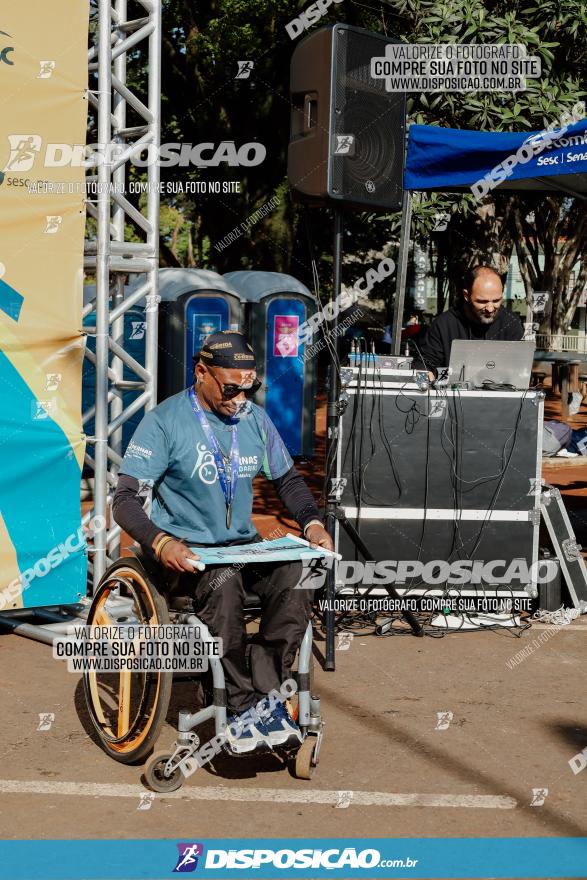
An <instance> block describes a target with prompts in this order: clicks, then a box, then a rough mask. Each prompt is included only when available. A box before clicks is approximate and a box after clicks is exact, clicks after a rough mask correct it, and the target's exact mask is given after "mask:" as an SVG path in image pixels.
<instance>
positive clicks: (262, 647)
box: [112, 331, 333, 752]
mask: <svg viewBox="0 0 587 880" xmlns="http://www.w3.org/2000/svg"><path fill="white" fill-rule="evenodd" d="M260 385H261V383H260V381H259V380H258V379H257V375H256V362H255V355H254V352H253V349H252V348H251V346H250V345H249V344H248V342H247V341H246V339H245V337H244V336H243V335H242V334H241V333H237V332H233V331H223V332H220V333H213V334H212V335H210V336H208V337H207V339H206V341H205V344H204V346H203V347H202V350H201V352H200V357H199V360H198V361H197V363H195V365H194V384H193V386H192V387H191V388H189V389H186V390H185V391H181V392H180V393H179V394H175V395H174V396H172V397H170V398H168V399H167V400H165V401H164V402H163V403H161V404H159V406H157V407H156V408H155V409H153V410H151V411H150V412H148V413H147V414H146V415H145V417H144V419H143V420H142V422H141V423H140V425H139V427H138V428H137V430H136V431H135V434H134V436H133V438H132V440H131V442H130V443H129V445H128V448H127V451H126V454H125V456H124V460H123V462H122V466H121V469H120V475H119V481H118V487H117V490H116V494H115V496H114V500H113V505H112V510H113V516H114V519H115V520H116V522H117V523H118V524H119V525H120V526H121V527H122V528H123V529H124V530H125V531H126V532H127V533H128V534H129V535H130V536H131V537H132V538H134V540H135V541H137V542H138V543H139V544H140V545H141V548H142V552H143V555H144V557H145V561H147V562H149V561H150V563H151V564H152V565H154V566H157V567H158V569H159V574H158V577H159V578H160V579H163V580H164V582H165V585H166V592H167V599H168V604H169V606H170V608H172V609H174V610H177V611H187V612H191V613H195V614H197V615H198V616H199V617H200V618H201V620H203V622H204V623H205V624H206V625H207V626H208V628H209V629H210V631H211V633H212V634H213V635H215V636H217V637H220V638H221V639H222V645H223V657H222V665H223V668H224V674H225V678H226V692H227V699H228V710H229V712H230V713H231V716H230V717H229V718H228V722H229V728H228V733H227V739H228V741H229V742H228V744H229V746H230V748H231V749H232V750H233V751H235V752H249V751H253V750H254V749H256V748H259V747H266V746H267V745H269V746H270V747H271V748H274V747H276V746H286V745H287V746H289V745H292V744H295V743H296V742H301V739H302V737H301V733H300V730H299V728H298V726H297V724H296V723H295V721H294V720H293V719H292V718H291V716H290V715H289V713H288V712H287V709H286V707H285V706H284V705H283V704H282V703H278V704H277V706H275V707H273V708H272V709H271V711H270V712H269V713H268V714H266V715H265V716H264V718H265V719H266V720H259V721H258V722H256V723H255V724H254V725H252V724H249V725H245V726H243V725H238V724H236V725H233V727H234V729H235V730H237V731H238V733H237V734H236V735H232V734H231V733H230V731H231V730H232V729H233V727H231V726H230V725H231V722H232V721H235V720H237V718H238V716H240V715H242V714H243V713H244V712H246V711H247V710H248V709H250V708H251V707H252V706H254V705H257V704H258V703H259V702H260V701H262V700H264V699H266V695H267V694H269V692H270V691H272V690H273V689H277V690H278V689H279V687H280V685H281V683H282V682H283V681H285V679H287V678H289V676H290V668H291V665H292V664H293V661H294V658H295V655H296V653H297V650H298V648H299V645H300V643H301V640H302V638H303V635H304V632H305V629H306V626H307V622H308V619H309V617H310V613H311V603H312V592H311V591H309V590H305V589H296V587H297V586H298V584H299V582H300V578H301V574H302V566H301V563H300V562H281V563H273V564H272V563H256V564H247V565H245V566H244V567H239V566H235V565H232V566H226V567H218V566H215V567H213V568H211V569H207V570H205V571H200V572H197V571H196V569H195V567H194V563H195V562H197V560H198V556H197V554H195V553H193V552H192V551H191V550H190V547H193V546H202V547H206V546H214V547H218V546H226V547H228V546H232V545H236V544H247V543H251V542H254V541H258V540H260V536H259V535H258V533H257V532H256V530H255V527H254V526H253V524H252V522H251V513H252V505H253V485H252V481H253V478H254V477H255V476H257V474H258V473H259V472H260V471H262V472H263V474H264V475H265V477H267V479H269V480H272V481H273V485H274V486H275V488H276V490H277V493H278V495H279V497H280V499H281V501H282V502H283V504H284V505H285V507H286V508H287V510H288V511H289V512H290V514H291V515H292V516H293V518H294V519H295V520H296V522H297V523H298V524H299V526H300V528H301V529H302V530H303V533H304V536H305V538H306V539H307V540H308V541H310V543H312V544H317V545H319V546H321V547H324V548H326V549H328V550H332V549H333V546H332V541H331V539H330V536H329V535H328V533H327V532H326V530H325V529H324V526H323V525H322V522H321V520H320V517H319V512H318V508H317V506H316V503H315V501H314V498H313V497H312V494H311V493H310V490H309V489H308V487H307V485H306V483H305V482H304V480H303V478H302V477H301V475H300V474H299V473H298V471H297V470H296V468H295V467H294V465H293V462H292V459H291V458H290V456H289V453H288V451H287V449H286V447H285V445H284V443H283V441H282V439H281V437H280V436H279V434H278V432H277V430H276V428H275V426H274V425H273V423H272V422H271V420H270V419H269V417H268V416H267V414H266V413H265V411H264V410H263V409H262V408H261V407H259V406H257V405H256V404H254V403H253V402H252V401H251V400H250V399H249V398H250V397H252V395H254V394H255V392H256V391H257V390H258V389H259V387H260ZM146 489H148V490H151V491H152V509H151V516H150V518H149V516H148V515H147V513H146V512H145V510H144V509H143V502H144V495H145V490H146ZM250 590H253V591H254V592H255V593H256V594H257V595H258V596H259V597H260V599H261V605H262V615H261V622H260V628H259V633H258V635H257V636H255V637H254V639H253V641H252V644H250V645H248V642H247V633H246V628H245V619H244V604H245V597H246V593H247V591H250ZM247 654H248V656H247Z"/></svg>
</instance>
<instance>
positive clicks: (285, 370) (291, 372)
mask: <svg viewBox="0 0 587 880" xmlns="http://www.w3.org/2000/svg"><path fill="white" fill-rule="evenodd" d="M305 320H306V308H305V306H304V303H303V302H301V301H300V300H298V299H292V298H291V297H283V298H276V299H273V300H271V302H270V303H269V305H268V306H267V337H266V346H267V347H266V355H265V363H266V368H265V385H266V388H267V391H266V395H265V409H266V410H267V415H268V416H269V418H270V419H271V421H272V422H273V423H274V425H275V427H276V428H277V430H278V431H279V433H280V434H281V437H282V439H283V442H284V443H285V445H286V446H287V448H288V451H289V453H290V455H292V456H293V455H301V452H302V422H303V411H304V360H303V353H304V345H303V344H302V343H301V342H299V341H298V330H299V328H300V326H301V325H302V324H303V323H304V321H305Z"/></svg>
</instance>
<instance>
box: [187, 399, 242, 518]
mask: <svg viewBox="0 0 587 880" xmlns="http://www.w3.org/2000/svg"><path fill="white" fill-rule="evenodd" d="M190 402H191V404H192V410H193V412H194V415H195V416H196V418H197V419H198V421H199V423H200V427H201V428H202V431H203V432H204V434H205V435H206V440H207V441H208V445H209V446H210V448H211V450H212V455H213V456H214V464H215V465H216V470H217V472H218V482H219V483H220V487H221V489H222V492H223V494H224V500H225V501H226V528H227V529H229V528H230V524H231V522H232V505H233V503H234V496H235V493H236V487H237V483H238V468H239V454H238V436H237V426H236V425H233V426H232V440H231V444H230V455H229V456H225V455H224V453H223V452H222V450H221V448H220V444H219V443H218V439H217V437H216V434H215V433H214V431H213V430H212V428H211V427H210V422H209V421H208V419H207V418H206V414H205V412H204V410H203V409H202V407H201V405H200V402H199V400H198V396H197V394H196V392H195V391H194V389H193V388H190ZM229 461H230V463H231V473H230V483H229V482H228V480H227V477H226V465H227V464H228V462H229Z"/></svg>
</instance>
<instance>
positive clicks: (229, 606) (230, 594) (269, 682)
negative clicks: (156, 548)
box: [150, 551, 313, 712]
mask: <svg viewBox="0 0 587 880" xmlns="http://www.w3.org/2000/svg"><path fill="white" fill-rule="evenodd" d="M196 552H197V551H196ZM150 555H151V557H152V553H151V554H150ZM301 574H302V564H301V562H278V563H269V562H262V563H251V564H250V565H245V566H243V567H242V568H241V569H240V570H238V569H237V568H236V567H235V566H234V565H229V566H214V567H212V568H209V569H206V570H205V571H202V572H195V573H194V574H191V573H189V574H188V573H185V574H184V573H181V574H180V573H179V572H174V571H171V570H170V569H165V575H164V576H165V580H166V582H167V598H168V601H169V604H170V605H171V606H172V607H176V608H180V607H181V597H190V598H191V599H192V601H193V610H194V613H195V614H197V615H198V617H199V618H200V619H201V620H202V621H203V622H204V623H205V624H206V625H207V627H208V628H209V630H210V632H211V633H212V635H214V636H217V637H218V638H221V639H222V652H223V655H222V666H223V669H224V677H225V680H226V692H227V698H228V706H229V709H230V710H232V711H234V712H244V711H245V710H246V709H248V708H250V707H251V706H253V705H254V704H255V703H257V702H258V701H259V700H260V699H262V697H264V696H265V695H266V694H268V693H269V691H270V690H272V689H273V688H276V689H277V690H278V689H279V687H280V685H281V684H282V683H283V682H284V681H285V679H286V678H289V677H290V670H291V667H292V664H293V662H294V659H295V656H296V653H297V651H298V648H299V646H300V643H301V641H302V638H303V636H304V633H305V631H306V627H307V624H308V620H309V619H310V614H311V609H312V598H313V591H311V590H298V589H296V586H297V584H298V581H299V579H300V576H301ZM251 590H252V591H253V592H254V593H256V594H257V595H258V596H259V598H260V600H261V621H260V626H259V632H258V634H255V635H254V636H252V637H251V639H250V646H249V648H250V650H249V651H248V652H247V645H248V640H247V633H246V628H245V620H244V603H245V595H246V592H247V591H251ZM178 600H179V601H178ZM247 654H248V657H247Z"/></svg>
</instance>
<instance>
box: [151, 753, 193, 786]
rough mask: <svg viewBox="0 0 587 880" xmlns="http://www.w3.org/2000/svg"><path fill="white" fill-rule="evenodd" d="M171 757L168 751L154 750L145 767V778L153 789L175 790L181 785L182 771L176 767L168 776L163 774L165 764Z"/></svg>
mask: <svg viewBox="0 0 587 880" xmlns="http://www.w3.org/2000/svg"><path fill="white" fill-rule="evenodd" d="M170 758H171V754H170V753H169V752H155V754H154V755H152V756H151V758H150V759H149V761H148V763H147V765H146V767H145V780H146V781H147V785H148V786H149V788H151V789H153V791H159V792H169V791H177V789H178V788H181V786H182V785H183V779H184V777H183V773H182V772H181V770H180V769H179V767H176V768H175V770H174V771H173V772H172V773H171V775H170V776H166V775H165V765H166V764H167V762H168V761H169V759H170Z"/></svg>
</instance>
